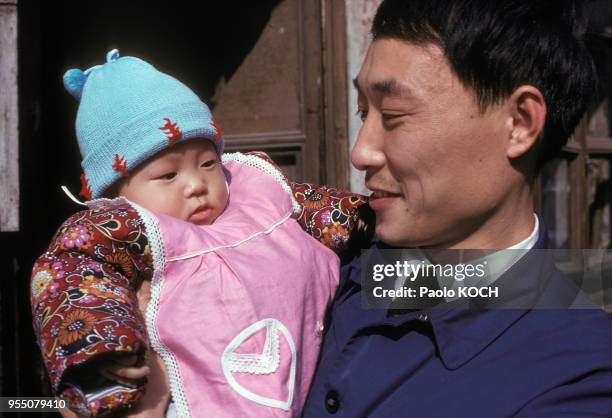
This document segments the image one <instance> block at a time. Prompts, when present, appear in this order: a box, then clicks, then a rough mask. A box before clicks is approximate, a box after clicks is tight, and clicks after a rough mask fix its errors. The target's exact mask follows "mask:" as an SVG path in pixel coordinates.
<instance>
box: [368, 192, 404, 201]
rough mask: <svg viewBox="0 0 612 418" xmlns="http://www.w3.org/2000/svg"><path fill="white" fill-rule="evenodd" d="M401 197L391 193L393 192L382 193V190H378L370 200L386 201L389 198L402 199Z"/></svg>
mask: <svg viewBox="0 0 612 418" xmlns="http://www.w3.org/2000/svg"><path fill="white" fill-rule="evenodd" d="M400 196H401V195H400V194H398V193H391V192H386V191H382V190H376V191H373V192H372V194H371V195H370V199H371V200H372V199H384V198H387V197H400Z"/></svg>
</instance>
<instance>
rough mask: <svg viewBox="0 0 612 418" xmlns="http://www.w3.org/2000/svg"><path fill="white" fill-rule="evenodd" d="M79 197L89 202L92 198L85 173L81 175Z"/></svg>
mask: <svg viewBox="0 0 612 418" xmlns="http://www.w3.org/2000/svg"><path fill="white" fill-rule="evenodd" d="M79 195H80V196H83V197H84V198H85V199H87V200H91V197H92V192H91V187H89V182H88V181H87V177H86V176H85V173H81V191H80V192H79Z"/></svg>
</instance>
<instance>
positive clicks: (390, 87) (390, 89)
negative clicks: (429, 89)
mask: <svg viewBox="0 0 612 418" xmlns="http://www.w3.org/2000/svg"><path fill="white" fill-rule="evenodd" d="M372 87H373V88H374V90H375V91H377V92H379V93H381V94H384V95H387V96H393V97H399V98H403V99H412V98H414V97H415V95H414V93H413V92H412V90H411V89H410V87H408V86H407V85H405V84H402V83H399V82H397V81H396V80H384V81H377V82H375V83H374V84H373V85H372Z"/></svg>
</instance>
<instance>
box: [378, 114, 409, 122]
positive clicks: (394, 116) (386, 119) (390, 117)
mask: <svg viewBox="0 0 612 418" xmlns="http://www.w3.org/2000/svg"><path fill="white" fill-rule="evenodd" d="M402 116H405V115H404V114H395V113H383V115H382V119H383V122H391V121H393V120H394V119H398V118H401V117H402Z"/></svg>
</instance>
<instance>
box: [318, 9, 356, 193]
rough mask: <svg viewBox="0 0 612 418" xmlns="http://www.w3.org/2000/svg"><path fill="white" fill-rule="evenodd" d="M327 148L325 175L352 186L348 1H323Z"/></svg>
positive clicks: (331, 182) (330, 180) (330, 182)
mask: <svg viewBox="0 0 612 418" xmlns="http://www.w3.org/2000/svg"><path fill="white" fill-rule="evenodd" d="M321 22H322V23H321V27H322V32H323V37H322V41H323V74H324V77H323V80H324V82H323V91H324V95H323V97H324V125H325V126H324V130H323V132H324V136H325V137H324V142H323V144H322V145H323V147H322V149H323V150H324V152H323V154H322V156H323V157H324V158H322V159H321V160H322V161H324V162H325V164H324V169H325V171H324V173H323V175H322V178H323V179H325V182H326V184H328V185H330V186H335V187H338V188H342V189H344V190H348V189H349V148H350V147H349V138H348V104H347V99H348V81H347V78H348V77H347V50H346V48H347V40H346V25H347V23H346V6H345V1H343V0H342V1H340V0H322V13H321Z"/></svg>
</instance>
